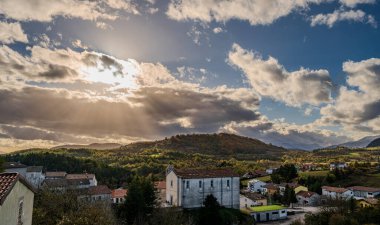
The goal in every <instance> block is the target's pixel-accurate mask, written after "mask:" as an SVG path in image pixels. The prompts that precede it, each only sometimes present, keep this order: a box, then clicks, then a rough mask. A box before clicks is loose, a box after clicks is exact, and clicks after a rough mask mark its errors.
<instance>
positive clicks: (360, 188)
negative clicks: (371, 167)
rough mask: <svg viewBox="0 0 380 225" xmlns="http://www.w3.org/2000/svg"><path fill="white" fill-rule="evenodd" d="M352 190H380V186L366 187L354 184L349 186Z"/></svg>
mask: <svg viewBox="0 0 380 225" xmlns="http://www.w3.org/2000/svg"><path fill="white" fill-rule="evenodd" d="M347 189H350V190H352V191H366V192H380V188H373V187H364V186H352V187H348V188H347Z"/></svg>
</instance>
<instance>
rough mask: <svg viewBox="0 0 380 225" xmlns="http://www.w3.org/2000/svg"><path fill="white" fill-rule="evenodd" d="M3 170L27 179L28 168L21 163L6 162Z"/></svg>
mask: <svg viewBox="0 0 380 225" xmlns="http://www.w3.org/2000/svg"><path fill="white" fill-rule="evenodd" d="M3 168H4V170H5V172H7V173H18V174H20V175H21V176H23V177H24V178H25V177H26V169H27V168H28V166H27V165H24V164H22V163H20V162H4V163H3Z"/></svg>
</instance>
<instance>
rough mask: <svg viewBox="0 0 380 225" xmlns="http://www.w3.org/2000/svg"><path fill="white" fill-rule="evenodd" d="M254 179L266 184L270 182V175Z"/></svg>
mask: <svg viewBox="0 0 380 225" xmlns="http://www.w3.org/2000/svg"><path fill="white" fill-rule="evenodd" d="M256 179H258V180H261V181H263V182H268V181H270V175H268V176H264V177H258V178H256Z"/></svg>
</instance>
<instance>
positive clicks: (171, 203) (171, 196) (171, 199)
mask: <svg viewBox="0 0 380 225" xmlns="http://www.w3.org/2000/svg"><path fill="white" fill-rule="evenodd" d="M170 205H173V195H170Z"/></svg>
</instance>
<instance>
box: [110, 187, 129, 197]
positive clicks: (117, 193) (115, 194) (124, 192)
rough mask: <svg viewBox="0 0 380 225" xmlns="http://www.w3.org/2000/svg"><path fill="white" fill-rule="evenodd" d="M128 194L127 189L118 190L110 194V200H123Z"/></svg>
mask: <svg viewBox="0 0 380 225" xmlns="http://www.w3.org/2000/svg"><path fill="white" fill-rule="evenodd" d="M127 193H128V190H127V189H123V188H118V189H114V190H112V192H111V195H112V198H124V197H125V196H126V195H127Z"/></svg>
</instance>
